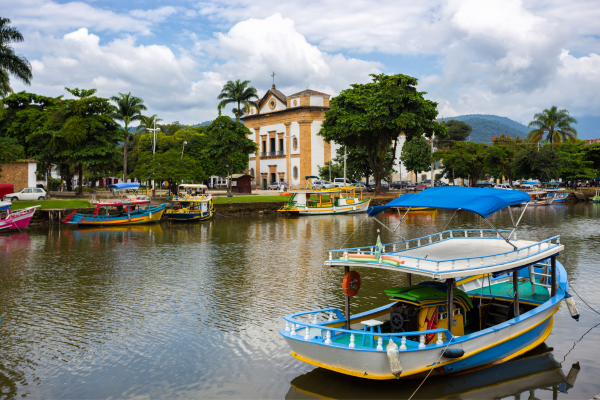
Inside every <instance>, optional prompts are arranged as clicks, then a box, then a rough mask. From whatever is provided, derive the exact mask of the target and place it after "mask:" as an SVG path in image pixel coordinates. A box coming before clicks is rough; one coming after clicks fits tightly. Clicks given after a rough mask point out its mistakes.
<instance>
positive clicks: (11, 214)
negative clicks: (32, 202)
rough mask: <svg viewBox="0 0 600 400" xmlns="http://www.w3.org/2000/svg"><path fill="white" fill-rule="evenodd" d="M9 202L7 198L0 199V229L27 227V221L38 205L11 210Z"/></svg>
mask: <svg viewBox="0 0 600 400" xmlns="http://www.w3.org/2000/svg"><path fill="white" fill-rule="evenodd" d="M11 204H12V203H11V202H10V201H8V200H4V201H0V231H9V230H13V229H24V228H27V226H28V225H29V221H31V218H33V214H35V209H36V208H38V207H40V206H33V207H27V208H24V209H22V210H17V211H11V209H10V206H11Z"/></svg>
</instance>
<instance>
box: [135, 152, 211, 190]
mask: <svg viewBox="0 0 600 400" xmlns="http://www.w3.org/2000/svg"><path fill="white" fill-rule="evenodd" d="M140 161H141V162H138V164H137V166H136V169H135V170H134V171H133V173H132V174H133V175H135V176H138V177H140V179H141V180H142V181H148V180H151V179H154V180H159V181H167V182H168V183H169V189H170V191H171V193H173V194H177V186H178V185H179V184H180V183H182V182H183V181H189V182H202V181H204V180H206V178H207V175H206V173H205V172H204V170H203V169H202V166H201V165H200V162H199V161H198V160H195V159H194V158H192V157H190V156H188V155H185V154H184V155H183V156H182V155H181V151H180V150H179V149H178V148H173V149H170V150H168V151H165V152H164V153H156V154H152V152H149V151H147V152H144V153H143V154H142V156H141V160H140Z"/></svg>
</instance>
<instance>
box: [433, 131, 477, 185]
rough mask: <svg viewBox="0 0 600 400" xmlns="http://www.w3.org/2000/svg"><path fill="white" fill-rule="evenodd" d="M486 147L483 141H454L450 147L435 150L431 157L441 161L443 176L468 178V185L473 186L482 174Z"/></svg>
mask: <svg viewBox="0 0 600 400" xmlns="http://www.w3.org/2000/svg"><path fill="white" fill-rule="evenodd" d="M487 148H488V146H487V145H486V144H484V143H474V142H455V143H454V146H452V147H449V148H445V149H441V150H438V151H436V152H435V153H434V155H433V157H434V159H436V160H441V161H442V165H443V166H444V169H443V174H444V176H446V177H447V178H450V177H452V178H462V179H469V184H470V186H474V185H475V183H476V182H477V180H478V179H481V178H482V177H483V176H484V173H485V160H486V153H487Z"/></svg>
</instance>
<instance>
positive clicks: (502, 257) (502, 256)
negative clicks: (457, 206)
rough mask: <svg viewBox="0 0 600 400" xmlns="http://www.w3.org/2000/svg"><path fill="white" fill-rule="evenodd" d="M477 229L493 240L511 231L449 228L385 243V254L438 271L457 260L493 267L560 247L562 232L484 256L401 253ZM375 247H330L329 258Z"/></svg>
mask: <svg viewBox="0 0 600 400" xmlns="http://www.w3.org/2000/svg"><path fill="white" fill-rule="evenodd" d="M474 231H476V232H479V237H478V238H479V239H491V240H494V239H496V240H504V239H502V238H501V237H500V233H499V232H509V231H506V230H500V231H498V232H496V231H494V230H491V229H461V230H457V229H453V230H449V231H444V232H439V233H435V234H432V235H427V236H423V237H420V238H416V239H410V240H405V241H402V242H396V243H388V244H385V245H383V249H382V253H385V255H393V256H399V257H401V258H403V259H411V260H416V268H417V269H420V268H424V267H427V266H429V267H434V269H435V271H436V272H439V271H440V270H441V269H443V270H446V271H450V270H452V271H460V270H461V269H455V267H456V262H458V261H460V262H464V263H463V265H464V264H466V269H470V268H472V267H486V266H490V265H494V266H495V265H502V264H508V263H512V262H515V261H518V260H522V259H525V258H528V257H531V256H533V255H536V254H539V253H543V252H545V251H547V250H549V249H550V248H552V247H559V246H560V235H557V236H553V237H551V238H548V239H545V240H541V241H539V242H536V243H533V244H531V245H528V246H524V247H519V248H517V249H516V250H514V249H513V250H510V251H506V252H501V253H494V254H488V255H484V256H473V257H461V258H451V259H445V260H432V259H426V258H421V257H415V256H410V255H404V254H402V252H403V251H406V250H409V249H415V248H418V247H425V246H428V245H431V244H433V243H438V242H442V241H446V240H450V239H453V238H457V239H464V238H469V237H473V236H469V232H474ZM455 232H460V233H462V234H463V235H464V236H461V235H455V234H454V233H455ZM484 232H485V233H488V232H494V233H495V234H496V235H495V236H496V237H485V236H484ZM444 234H448V237H444ZM434 239H435V240H434ZM422 240H424V241H425V243H424V244H421V241H422ZM512 240H516V235H515V239H512ZM554 240H556V243H553V241H554ZM414 242H416V244H417V245H416V246H414V247H411V246H410V244H411V243H414ZM403 244H404V245H405V248H404V249H398V245H403ZM388 246H392V251H391V252H386V251H385V250H386V247H388ZM400 247H402V246H400ZM388 248H389V247H388ZM374 250H375V247H374V246H371V247H355V248H348V249H339V250H330V251H329V260H330V261H333V260H337V259H340V258H341V259H344V260H345V261H348V258H349V257H348V254H349V252H351V251H353V252H358V254H372V255H375V251H374ZM340 255H341V257H340ZM365 261H367V260H365ZM382 261H383V260H381V259H380V260H379V262H380V263H381V262H382ZM348 262H352V263H355V262H359V261H348Z"/></svg>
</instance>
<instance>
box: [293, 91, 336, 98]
mask: <svg viewBox="0 0 600 400" xmlns="http://www.w3.org/2000/svg"><path fill="white" fill-rule="evenodd" d="M303 94H308V95H316V96H329V95H328V94H327V93H321V92H317V91H316V90H312V89H306V90H303V91H301V92H298V93H294V94H293V95H291V96H290V97H295V96H302V95H303Z"/></svg>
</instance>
